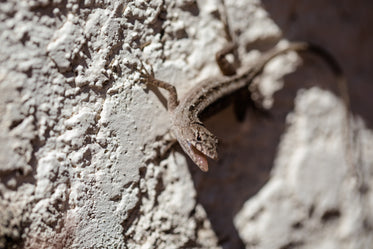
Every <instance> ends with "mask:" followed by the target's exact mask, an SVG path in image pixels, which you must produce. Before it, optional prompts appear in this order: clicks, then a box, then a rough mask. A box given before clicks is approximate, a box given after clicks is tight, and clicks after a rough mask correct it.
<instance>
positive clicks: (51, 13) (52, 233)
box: [0, 0, 373, 249]
mask: <svg viewBox="0 0 373 249" xmlns="http://www.w3.org/2000/svg"><path fill="white" fill-rule="evenodd" d="M219 2H220V1H217V0H208V1H202V0H201V1H194V0H184V1H183V0H177V1H171V0H170V1H169V0H154V1H117V0H114V1H99V0H91V1H90V0H85V1H78V0H66V1H61V0H51V1H44V0H33V1H3V2H1V3H0V44H1V46H0V114H1V115H0V138H1V139H0V248H245V247H246V248H281V249H289V248H348V249H350V248H351V249H352V248H353V249H355V248H358V249H369V248H372V245H373V235H372V234H373V232H372V227H373V213H372V212H371V210H373V194H372V191H371V189H372V182H373V181H372V178H373V133H372V129H371V128H372V124H373V115H372V113H371V108H370V107H371V106H372V103H371V102H372V101H371V93H372V91H373V88H372V84H371V79H372V78H373V74H372V73H373V72H372V70H371V65H372V64H373V61H372V60H373V59H372V58H373V56H372V55H373V51H372V47H371V44H372V43H373V34H372V33H371V32H370V29H371V27H370V25H369V24H370V23H373V20H372V19H373V16H372V15H371V14H370V12H371V9H372V8H373V4H372V2H371V1H368V0H366V1H360V2H358V3H357V2H356V1H352V0H342V1H337V0H328V1H322V0H316V1H307V0H299V1H287V2H284V1H270V0H263V1H259V0H245V1H230V0H226V5H227V15H228V18H229V22H230V25H231V28H232V30H233V31H234V34H235V36H236V38H237V42H238V45H239V48H238V54H239V56H240V59H241V61H242V62H243V64H247V63H255V59H256V58H258V56H260V53H261V52H263V51H265V50H267V49H269V48H271V47H273V46H274V45H275V44H276V43H277V42H278V41H282V43H286V42H287V41H291V40H306V41H313V42H315V43H318V44H320V45H322V46H324V47H325V48H327V49H328V50H330V51H331V53H332V54H334V55H335V57H336V58H337V60H338V61H339V62H340V63H341V66H342V68H343V70H344V71H345V73H346V76H347V79H348V82H349V87H350V94H351V103H352V113H351V115H350V116H349V117H348V121H347V120H346V116H345V112H344V109H343V102H342V100H341V98H340V96H339V94H338V90H337V88H336V87H335V85H333V84H334V83H335V79H334V78H333V76H332V75H331V74H330V72H329V70H328V68H327V67H326V66H325V65H324V64H323V63H322V62H321V61H320V60H319V59H317V58H315V57H312V56H305V57H302V58H303V59H301V57H299V56H297V55H296V54H294V53H291V54H288V55H285V56H282V57H279V58H278V59H276V60H274V61H273V62H271V63H270V64H269V65H268V66H267V68H266V70H265V71H264V73H263V76H262V77H260V78H259V80H258V81H257V84H258V85H259V89H260V90H261V91H262V93H263V94H264V95H265V97H266V99H265V103H266V105H267V107H268V108H269V112H270V115H269V116H268V117H262V116H260V115H254V114H252V113H250V112H249V113H248V116H247V118H246V119H245V121H244V122H243V123H238V122H237V121H235V117H234V115H233V112H232V110H231V109H227V110H224V111H223V112H221V113H219V114H218V115H216V116H214V117H212V118H211V119H210V120H208V122H207V126H208V127H209V128H210V129H211V130H212V131H214V133H215V134H217V136H218V137H219V139H220V145H219V156H220V159H219V161H217V162H211V165H210V171H209V172H208V173H202V172H200V171H198V169H197V167H196V166H195V165H193V164H192V163H191V161H190V160H189V159H188V158H186V156H185V154H184V153H183V152H182V151H181V149H180V148H179V147H178V146H173V147H171V148H169V146H170V140H171V139H172V138H171V136H170V134H169V123H170V122H169V119H168V114H167V110H166V108H165V97H167V93H166V92H164V91H163V90H161V91H159V90H157V89H154V88H147V87H145V86H144V85H143V83H142V82H141V81H140V80H139V74H138V72H137V69H136V68H138V66H139V62H140V60H141V61H143V62H145V63H147V64H148V65H152V66H153V68H154V71H155V73H156V76H157V77H158V78H160V79H163V80H165V81H168V82H171V83H172V84H174V85H175V86H176V88H177V91H178V94H179V96H183V94H184V93H185V92H186V91H187V90H188V89H190V88H191V87H192V86H194V85H195V84H198V82H199V81H200V80H203V79H205V78H208V77H211V76H219V75H220V72H219V70H218V67H217V65H216V63H215V61H214V55H215V52H216V51H218V50H219V49H221V48H222V47H223V46H224V44H225V42H226V40H225V37H224V31H223V25H222V22H221V19H220V15H219V6H220V5H219ZM347 122H349V126H348V127H349V128H346V127H347V125H346V124H347ZM346 132H348V134H346Z"/></svg>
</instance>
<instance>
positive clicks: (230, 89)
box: [140, 42, 349, 172]
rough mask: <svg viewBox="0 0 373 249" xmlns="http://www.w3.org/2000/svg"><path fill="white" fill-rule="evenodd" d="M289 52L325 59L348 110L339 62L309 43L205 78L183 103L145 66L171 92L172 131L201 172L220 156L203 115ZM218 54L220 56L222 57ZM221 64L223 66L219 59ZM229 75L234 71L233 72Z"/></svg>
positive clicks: (151, 81) (144, 73)
mask: <svg viewBox="0 0 373 249" xmlns="http://www.w3.org/2000/svg"><path fill="white" fill-rule="evenodd" d="M224 51H225V52H224V53H228V52H229V51H230V49H225V50H224ZM288 51H296V52H312V53H314V54H316V55H318V56H320V57H321V58H323V59H324V60H325V61H326V62H327V63H328V65H329V66H330V67H331V69H332V70H333V72H334V73H335V75H336V77H337V79H338V83H339V89H340V91H341V94H342V98H343V100H344V101H345V104H346V108H347V111H348V107H349V103H348V102H349V101H348V92H347V88H346V87H347V85H346V83H345V81H344V78H343V77H342V71H341V69H340V67H339V65H338V63H337V62H336V60H335V59H334V58H333V57H332V56H331V55H330V54H329V53H328V52H327V51H326V50H324V49H323V48H321V47H319V46H316V45H312V44H309V43H307V42H293V43H290V44H289V45H288V46H287V47H286V48H283V49H273V50H271V51H269V52H267V53H265V54H264V55H263V56H262V57H261V58H260V60H259V61H258V63H256V65H254V66H253V67H250V68H247V69H246V70H244V71H242V72H241V73H238V74H236V75H231V76H222V77H221V78H220V79H218V80H216V79H214V80H206V81H203V82H201V83H200V84H197V85H196V86H195V87H194V88H192V89H191V90H190V91H189V92H188V93H187V94H186V95H185V96H184V98H183V99H182V100H181V101H180V102H179V100H178V97H177V92H176V89H175V87H174V86H172V85H171V84H169V83H167V82H164V81H161V80H158V79H155V77H154V72H153V69H151V71H150V72H149V71H148V70H147V69H146V68H145V67H144V65H142V66H141V70H140V74H141V77H142V78H143V79H144V80H145V82H146V83H147V84H150V85H154V86H156V87H160V88H164V89H166V90H167V91H168V92H169V98H168V102H167V105H168V112H169V114H170V120H171V131H172V133H173V135H174V136H175V137H176V139H177V141H178V142H179V144H180V146H181V147H182V149H183V150H184V151H185V153H186V154H187V155H188V156H189V157H190V158H191V159H192V160H193V162H194V163H195V164H197V166H198V167H199V168H200V169H201V170H202V171H204V172H206V171H208V162H207V157H209V158H212V159H214V160H216V159H217V158H218V154H217V144H218V140H217V138H216V137H215V136H214V135H213V134H212V133H211V132H210V131H209V130H208V129H206V127H205V126H204V124H203V123H202V122H201V120H200V117H201V114H203V112H204V111H205V110H206V108H208V107H209V106H211V105H212V104H214V103H215V102H217V101H219V100H220V99H222V98H224V97H226V96H228V95H231V94H234V93H236V92H237V91H240V90H246V91H247V89H248V86H249V85H250V84H251V83H252V82H253V79H254V78H255V77H256V76H258V75H259V74H260V73H261V72H262V70H263V68H264V66H265V65H266V64H267V63H268V62H269V61H270V60H271V59H273V58H274V57H276V56H278V55H280V54H284V53H286V52H288ZM218 57H220V58H221V56H217V58H218ZM218 64H219V66H220V67H222V66H221V63H220V62H219V61H218ZM228 71H229V70H228ZM229 74H232V72H230V73H229Z"/></svg>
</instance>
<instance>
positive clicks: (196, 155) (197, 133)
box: [176, 121, 218, 172]
mask: <svg viewBox="0 0 373 249" xmlns="http://www.w3.org/2000/svg"><path fill="white" fill-rule="evenodd" d="M179 127H180V128H179V129H177V131H176V133H177V134H176V137H177V139H178V141H179V144H180V145H181V147H182V148H183V150H184V151H185V152H186V153H187V154H188V156H189V157H190V158H191V159H192V160H193V162H194V163H195V164H197V166H198V167H199V168H200V169H201V170H202V171H204V172H206V171H208V162H207V157H209V158H211V159H214V160H216V159H217V158H218V153H217V151H216V147H217V144H218V139H217V138H216V137H215V136H214V135H213V134H212V133H211V132H210V131H209V130H207V129H206V127H205V126H204V125H203V123H201V122H199V121H195V122H189V124H188V125H183V126H179Z"/></svg>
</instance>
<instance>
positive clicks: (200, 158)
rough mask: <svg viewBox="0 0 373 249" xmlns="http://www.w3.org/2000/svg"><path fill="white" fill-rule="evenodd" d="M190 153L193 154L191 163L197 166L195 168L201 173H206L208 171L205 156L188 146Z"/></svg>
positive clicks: (190, 145)
mask: <svg viewBox="0 0 373 249" xmlns="http://www.w3.org/2000/svg"><path fill="white" fill-rule="evenodd" d="M189 147H190V148H191V151H192V152H193V158H192V159H193V161H194V162H195V163H196V164H197V166H198V167H199V168H200V169H201V170H202V171H203V172H207V171H208V170H209V164H208V162H207V156H206V155H205V154H203V153H202V152H201V151H199V150H197V148H196V147H194V146H193V145H192V144H189Z"/></svg>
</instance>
